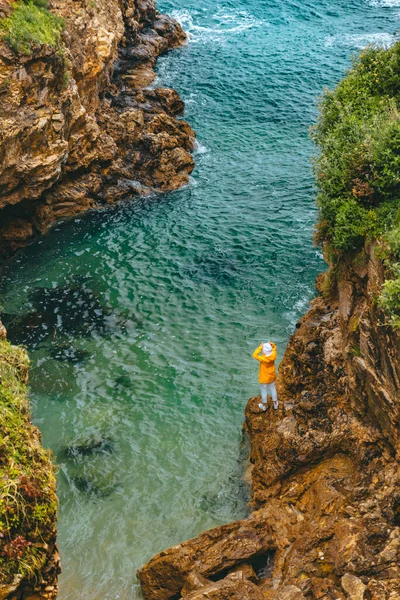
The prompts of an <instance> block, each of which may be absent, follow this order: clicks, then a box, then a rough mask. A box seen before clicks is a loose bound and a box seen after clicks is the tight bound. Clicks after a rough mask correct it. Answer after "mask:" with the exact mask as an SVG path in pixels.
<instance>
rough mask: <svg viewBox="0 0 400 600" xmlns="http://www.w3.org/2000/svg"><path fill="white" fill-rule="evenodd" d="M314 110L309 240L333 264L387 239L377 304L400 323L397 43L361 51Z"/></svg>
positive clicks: (399, 46) (399, 66)
mask: <svg viewBox="0 0 400 600" xmlns="http://www.w3.org/2000/svg"><path fill="white" fill-rule="evenodd" d="M319 112H320V114H319V118H318V121H317V124H316V125H315V127H313V128H312V132H311V136H312V138H313V140H314V141H315V143H316V144H317V146H318V147H319V149H320V154H319V156H318V157H317V159H316V160H315V164H314V169H315V174H316V179H317V184H318V189H319V193H318V197H317V204H318V207H319V223H318V226H317V234H316V239H317V240H318V242H320V243H321V242H323V243H325V244H326V245H328V246H329V248H330V252H331V256H332V257H333V259H334V261H339V260H340V258H341V256H342V255H343V254H344V253H346V252H349V251H354V250H357V249H359V248H361V247H362V246H363V244H364V243H365V241H366V240H372V239H380V238H381V239H383V240H385V241H386V244H385V246H386V247H387V254H386V266H387V267H388V270H387V272H388V274H389V275H388V281H386V283H385V285H384V287H383V290H382V296H381V299H380V301H379V304H380V306H381V307H382V308H383V309H384V310H385V312H386V313H387V314H388V316H389V320H390V322H391V324H392V325H394V326H396V327H397V326H400V311H399V313H398V314H397V312H396V311H398V309H400V291H399V287H398V286H399V284H400V272H399V273H397V266H396V267H395V263H396V260H397V261H400V229H399V215H400V43H397V44H395V45H394V46H393V47H391V48H389V49H377V48H373V47H370V48H367V49H366V50H364V51H363V52H362V53H361V54H360V56H359V57H357V58H355V59H354V62H353V67H352V68H351V69H350V70H349V71H348V73H347V74H346V76H345V77H344V79H343V80H342V81H340V82H339V84H338V85H337V87H336V89H334V90H327V91H325V93H324V95H323V97H322V99H321V101H320V111H319ZM396 282H397V283H396Z"/></svg>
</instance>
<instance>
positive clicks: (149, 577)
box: [138, 513, 274, 600]
mask: <svg viewBox="0 0 400 600" xmlns="http://www.w3.org/2000/svg"><path fill="white" fill-rule="evenodd" d="M273 548H274V543H273V541H272V535H271V530H270V527H269V525H268V524H267V523H265V522H264V519H263V515H262V514H260V513H255V514H254V515H253V516H252V517H250V518H249V519H248V520H244V521H238V522H236V523H232V524H230V525H224V526H222V527H218V528H216V529H211V530H210V531H207V532H205V533H203V534H202V535H201V536H199V537H198V538H196V539H194V540H189V541H188V542H185V543H184V544H179V545H178V546H174V547H173V548H170V549H169V550H166V551H165V552H161V553H160V554H158V555H157V556H155V557H154V558H153V559H152V560H151V561H150V562H149V563H147V564H146V565H145V566H144V567H143V568H142V569H141V570H140V571H139V572H138V577H139V580H140V583H141V586H142V590H143V593H144V596H145V598H151V599H152V600H164V599H168V598H172V597H173V596H175V595H176V594H177V593H179V592H180V591H181V590H182V588H183V586H184V583H185V581H186V579H187V577H188V575H189V573H191V572H192V571H194V570H196V571H198V572H199V573H200V574H201V575H202V576H203V577H210V576H213V575H216V574H218V573H223V572H224V571H226V570H229V569H232V568H233V567H235V566H237V565H238V564H240V563H243V562H245V561H246V558H249V557H251V556H255V555H262V554H266V553H267V552H268V551H269V550H271V549H273ZM233 575H235V574H232V576H233ZM236 575H238V574H236ZM241 576H242V575H241Z"/></svg>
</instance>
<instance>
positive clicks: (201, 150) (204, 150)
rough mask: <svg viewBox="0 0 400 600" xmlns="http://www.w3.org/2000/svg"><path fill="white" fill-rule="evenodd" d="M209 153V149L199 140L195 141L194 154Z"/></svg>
mask: <svg viewBox="0 0 400 600" xmlns="http://www.w3.org/2000/svg"><path fill="white" fill-rule="evenodd" d="M207 152H209V149H208V148H207V147H206V146H204V144H202V143H201V142H199V140H195V142H194V150H193V154H207Z"/></svg>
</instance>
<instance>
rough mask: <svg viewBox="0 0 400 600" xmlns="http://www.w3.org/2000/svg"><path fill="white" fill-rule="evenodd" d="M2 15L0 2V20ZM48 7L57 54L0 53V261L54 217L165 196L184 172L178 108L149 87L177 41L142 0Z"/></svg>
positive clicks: (51, 50)
mask: <svg viewBox="0 0 400 600" xmlns="http://www.w3.org/2000/svg"><path fill="white" fill-rule="evenodd" d="M14 6H16V5H14V4H13V3H12V1H9V0H2V2H1V3H0V18H1V17H3V18H4V17H6V16H7V15H9V14H10V11H11V14H12V10H13V7H14ZM49 8H50V10H51V12H52V14H54V15H57V16H58V17H59V18H60V21H59V22H60V23H61V22H62V23H63V33H62V38H61V41H60V43H59V44H53V45H51V44H38V43H35V42H32V43H31V45H30V50H29V51H26V48H25V50H23V51H16V50H15V48H14V49H12V47H11V48H10V46H9V45H8V44H7V43H6V41H3V42H1V43H0V258H2V257H5V256H7V255H8V254H9V253H10V252H13V251H15V250H16V249H17V248H19V247H20V246H22V245H24V244H25V243H26V242H27V241H28V240H30V239H31V238H32V237H33V236H35V235H37V234H43V233H45V232H46V231H47V230H48V228H49V227H50V226H51V225H52V224H53V223H54V222H55V221H57V220H59V219H61V218H65V217H70V216H72V215H75V214H77V213H79V212H81V211H84V210H88V209H89V208H90V207H92V206H95V205H97V204H99V203H102V204H109V203H112V202H115V201H116V200H119V199H121V198H123V197H125V196H132V195H134V194H141V193H146V192H148V191H149V190H172V189H175V188H177V187H179V186H181V185H183V184H185V183H187V182H188V177H189V174H190V172H191V171H192V169H193V159H192V156H191V154H190V150H192V148H193V144H194V133H193V131H192V130H191V128H190V126H189V125H188V124H187V123H186V122H185V121H183V120H181V119H177V118H176V116H177V115H181V114H182V113H183V108H184V107H183V102H182V101H181V100H180V98H179V96H178V94H177V93H176V92H175V91H173V90H170V89H166V88H157V87H150V84H151V83H152V81H153V80H154V78H155V73H154V70H153V68H154V64H155V61H156V58H157V57H158V56H159V55H160V54H161V53H163V52H166V51H167V50H169V49H170V48H174V47H177V46H179V45H181V44H182V43H183V42H184V41H185V34H184V32H183V31H182V29H181V27H180V26H179V25H178V23H176V22H175V21H174V20H173V19H171V18H170V17H168V16H165V15H162V14H160V13H158V12H157V10H156V8H155V5H154V1H153V0H93V1H92V0H62V1H58V0H52V2H50V4H49ZM61 19H62V21H61ZM5 22H8V21H5ZM9 37H10V36H9ZM5 39H6V40H7V38H5Z"/></svg>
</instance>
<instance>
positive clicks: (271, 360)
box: [252, 342, 276, 383]
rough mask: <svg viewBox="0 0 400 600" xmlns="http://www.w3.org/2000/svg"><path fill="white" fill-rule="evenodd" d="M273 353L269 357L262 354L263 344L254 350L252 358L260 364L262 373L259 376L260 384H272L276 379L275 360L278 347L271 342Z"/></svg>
mask: <svg viewBox="0 0 400 600" xmlns="http://www.w3.org/2000/svg"><path fill="white" fill-rule="evenodd" d="M270 344H271V346H272V353H271V354H270V355H269V356H266V355H265V354H262V344H261V345H260V346H258V348H257V349H256V350H254V352H253V354H252V356H253V358H255V359H256V360H258V361H259V363H260V372H259V374H258V381H259V383H272V382H273V381H275V379H276V370H275V360H276V345H275V344H273V343H272V342H270Z"/></svg>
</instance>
